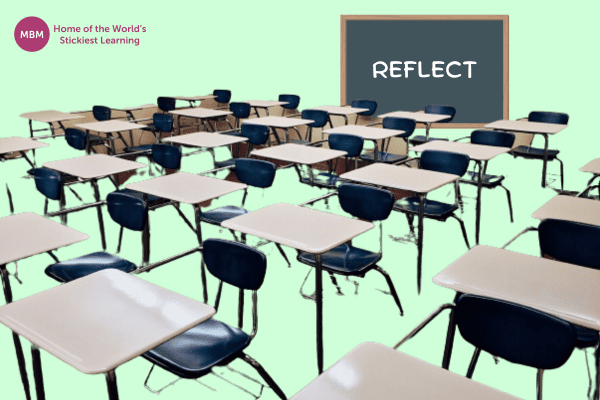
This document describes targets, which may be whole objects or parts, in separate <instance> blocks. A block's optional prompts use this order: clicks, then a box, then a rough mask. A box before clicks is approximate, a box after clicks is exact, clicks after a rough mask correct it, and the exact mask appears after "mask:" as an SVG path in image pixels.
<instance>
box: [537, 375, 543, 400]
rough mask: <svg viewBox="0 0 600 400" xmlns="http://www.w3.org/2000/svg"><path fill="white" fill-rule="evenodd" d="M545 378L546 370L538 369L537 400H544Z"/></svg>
mask: <svg viewBox="0 0 600 400" xmlns="http://www.w3.org/2000/svg"><path fill="white" fill-rule="evenodd" d="M543 377H544V370H543V369H538V372H537V379H536V389H537V397H536V398H537V400H542V381H543Z"/></svg>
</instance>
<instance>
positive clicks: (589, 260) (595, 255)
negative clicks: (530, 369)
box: [538, 219, 600, 348]
mask: <svg viewBox="0 0 600 400" xmlns="http://www.w3.org/2000/svg"><path fill="white" fill-rule="evenodd" d="M538 237H539V242H540V250H541V253H542V254H543V255H546V256H549V257H552V258H553V259H555V260H557V261H562V262H565V263H569V264H574V265H579V266H581V267H586V268H593V269H600V246H598V243H599V242H600V227H599V226H595V225H588V224H582V223H579V222H572V221H563V220H556V219H546V220H543V221H542V222H541V223H540V225H539V226H538ZM576 328H577V347H578V348H587V347H593V346H596V345H597V344H598V332H597V331H594V330H591V329H588V328H584V327H580V326H577V327H576Z"/></svg>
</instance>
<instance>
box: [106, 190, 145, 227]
mask: <svg viewBox="0 0 600 400" xmlns="http://www.w3.org/2000/svg"><path fill="white" fill-rule="evenodd" d="M106 206H107V208H108V214H109V215H110V217H111V218H112V219H113V221H115V222H116V223H117V224H119V225H121V226H122V227H124V228H127V229H131V230H132V231H142V230H144V227H145V226H146V223H147V222H148V205H147V204H146V203H145V202H144V201H143V200H142V199H140V198H138V197H135V196H132V195H130V194H127V193H119V192H112V193H109V194H108V196H106Z"/></svg>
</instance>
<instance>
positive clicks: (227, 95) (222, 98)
mask: <svg viewBox="0 0 600 400" xmlns="http://www.w3.org/2000/svg"><path fill="white" fill-rule="evenodd" d="M213 96H217V97H216V98H215V100H216V101H217V103H229V101H230V100H231V90H222V89H216V90H213Z"/></svg>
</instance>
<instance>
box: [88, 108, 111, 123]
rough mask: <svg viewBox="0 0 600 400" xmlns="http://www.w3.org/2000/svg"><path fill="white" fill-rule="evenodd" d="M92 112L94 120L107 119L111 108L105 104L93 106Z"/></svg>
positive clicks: (109, 116)
mask: <svg viewBox="0 0 600 400" xmlns="http://www.w3.org/2000/svg"><path fill="white" fill-rule="evenodd" d="M92 114H93V115H94V118H95V119H96V121H108V120H109V119H110V118H111V109H110V108H109V107H105V106H94V107H92Z"/></svg>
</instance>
